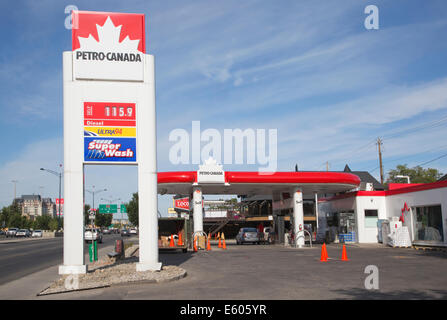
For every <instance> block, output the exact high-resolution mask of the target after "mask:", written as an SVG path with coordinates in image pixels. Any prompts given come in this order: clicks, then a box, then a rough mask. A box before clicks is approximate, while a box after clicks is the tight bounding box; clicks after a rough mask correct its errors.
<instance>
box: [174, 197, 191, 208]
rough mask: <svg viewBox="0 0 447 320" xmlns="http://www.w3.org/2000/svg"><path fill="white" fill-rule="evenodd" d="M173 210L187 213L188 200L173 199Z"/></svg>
mask: <svg viewBox="0 0 447 320" xmlns="http://www.w3.org/2000/svg"><path fill="white" fill-rule="evenodd" d="M174 208H175V209H182V210H188V211H189V198H181V199H174Z"/></svg>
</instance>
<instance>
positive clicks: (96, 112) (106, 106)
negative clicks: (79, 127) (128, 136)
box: [84, 102, 136, 127]
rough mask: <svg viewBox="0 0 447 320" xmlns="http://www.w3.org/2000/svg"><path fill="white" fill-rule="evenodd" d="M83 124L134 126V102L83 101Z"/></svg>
mask: <svg viewBox="0 0 447 320" xmlns="http://www.w3.org/2000/svg"><path fill="white" fill-rule="evenodd" d="M84 126H121V127H135V126H136V116H135V103H118V102H85V103H84Z"/></svg>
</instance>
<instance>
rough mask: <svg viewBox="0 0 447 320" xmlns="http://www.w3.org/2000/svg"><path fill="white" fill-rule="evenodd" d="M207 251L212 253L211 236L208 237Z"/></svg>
mask: <svg viewBox="0 0 447 320" xmlns="http://www.w3.org/2000/svg"><path fill="white" fill-rule="evenodd" d="M206 251H211V235H209V236H208V243H207V245H206Z"/></svg>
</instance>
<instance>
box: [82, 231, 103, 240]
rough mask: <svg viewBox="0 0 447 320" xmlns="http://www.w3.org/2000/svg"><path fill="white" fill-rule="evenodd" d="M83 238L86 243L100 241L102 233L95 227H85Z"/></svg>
mask: <svg viewBox="0 0 447 320" xmlns="http://www.w3.org/2000/svg"><path fill="white" fill-rule="evenodd" d="M84 240H85V242H86V243H88V242H91V241H95V240H96V241H98V242H99V243H102V233H101V230H99V229H97V228H93V229H90V228H89V229H85V233H84Z"/></svg>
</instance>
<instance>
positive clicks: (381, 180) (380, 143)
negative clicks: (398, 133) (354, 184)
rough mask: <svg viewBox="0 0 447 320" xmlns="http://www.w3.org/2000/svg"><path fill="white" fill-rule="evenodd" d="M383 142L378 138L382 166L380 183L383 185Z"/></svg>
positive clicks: (380, 164)
mask: <svg viewBox="0 0 447 320" xmlns="http://www.w3.org/2000/svg"><path fill="white" fill-rule="evenodd" d="M382 144H383V142H382V140H381V139H380V138H377V146H378V147H379V166H380V183H381V184H383V163H382Z"/></svg>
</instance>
